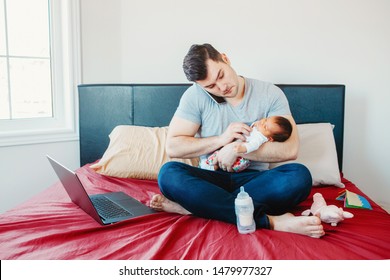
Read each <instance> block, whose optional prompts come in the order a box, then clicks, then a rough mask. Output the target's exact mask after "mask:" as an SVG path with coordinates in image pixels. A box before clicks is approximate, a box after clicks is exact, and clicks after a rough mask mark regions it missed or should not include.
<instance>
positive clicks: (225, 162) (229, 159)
mask: <svg viewBox="0 0 390 280" xmlns="http://www.w3.org/2000/svg"><path fill="white" fill-rule="evenodd" d="M237 145H239V143H237V142H233V143H230V144H227V145H226V146H225V147H223V148H222V149H221V150H219V152H218V155H217V161H218V166H219V168H221V169H222V170H224V171H228V172H233V168H232V166H233V163H234V162H235V161H236V159H237V157H238V154H237V153H236V151H237V149H236V146H237Z"/></svg>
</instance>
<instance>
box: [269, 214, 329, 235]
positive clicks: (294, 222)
mask: <svg viewBox="0 0 390 280" xmlns="http://www.w3.org/2000/svg"><path fill="white" fill-rule="evenodd" d="M268 218H269V221H270V223H271V228H272V229H273V230H277V231H284V232H292V233H297V234H303V235H307V236H310V237H314V238H320V237H321V236H323V235H324V234H325V231H324V228H323V226H322V224H321V220H320V218H318V217H316V216H310V217H306V216H294V215H293V214H291V213H286V214H283V215H281V216H268Z"/></svg>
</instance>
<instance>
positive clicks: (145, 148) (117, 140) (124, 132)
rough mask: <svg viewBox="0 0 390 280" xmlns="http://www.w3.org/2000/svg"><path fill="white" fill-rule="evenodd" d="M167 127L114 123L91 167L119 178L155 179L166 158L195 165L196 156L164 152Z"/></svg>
mask: <svg viewBox="0 0 390 280" xmlns="http://www.w3.org/2000/svg"><path fill="white" fill-rule="evenodd" d="M167 131H168V127H143V126H129V125H121V126H117V127H115V128H114V129H113V131H112V132H111V133H110V135H109V138H110V143H109V146H108V148H107V150H106V151H105V152H104V154H103V157H102V158H101V159H100V160H99V161H98V162H97V163H95V164H93V165H91V166H90V167H91V168H92V169H94V170H95V171H96V172H97V173H100V174H102V175H107V176H113V177H120V178H137V179H148V180H156V179H157V175H158V172H159V170H160V168H161V166H162V165H163V164H164V163H166V162H168V161H179V162H184V163H187V164H190V165H193V166H197V165H198V162H199V160H198V159H197V158H195V159H174V158H169V157H168V155H167V153H166V152H165V143H166V139H167Z"/></svg>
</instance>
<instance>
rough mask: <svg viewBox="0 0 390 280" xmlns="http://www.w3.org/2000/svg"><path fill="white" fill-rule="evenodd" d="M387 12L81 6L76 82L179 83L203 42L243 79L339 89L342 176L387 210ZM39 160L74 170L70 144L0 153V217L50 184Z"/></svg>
mask: <svg viewBox="0 0 390 280" xmlns="http://www.w3.org/2000/svg"><path fill="white" fill-rule="evenodd" d="M389 11H390V1H387V0H372V1H366V0H342V1H340V0H295V1H291V0H272V1H269V0H241V1H236V0H197V1H193V0H192V1H189V0H164V1H160V0H139V1H135V0H111V1H106V0H81V17H82V67H83V69H82V73H83V82H84V83H111V82H113V83H130V82H131V83H141V82H142V83H179V82H187V81H186V79H185V76H184V74H183V73H182V69H181V64H182V59H183V56H184V55H185V54H186V52H187V50H188V48H189V46H190V45H191V44H193V43H204V42H209V43H212V44H213V45H214V46H215V47H216V48H217V49H218V50H220V51H222V52H225V53H226V54H227V55H228V56H229V58H230V59H231V61H232V64H233V67H234V68H235V69H236V70H237V72H238V73H239V74H242V75H244V76H247V77H252V78H258V79H263V80H267V81H271V82H274V83H317V84H318V83H326V84H328V83H341V84H345V85H346V87H347V88H346V91H347V92H346V94H347V95H346V122H345V147H344V175H345V177H346V178H348V179H350V180H352V181H353V182H354V183H356V184H357V185H358V186H359V187H360V188H361V189H362V190H363V191H364V192H365V193H367V194H368V195H369V196H370V197H372V198H373V199H374V200H376V201H377V202H379V203H381V204H387V205H390V183H389V182H390V172H388V167H387V162H386V160H387V159H388V158H390V152H389V151H390V149H388V148H387V143H389V142H390V132H389V130H388V129H387V128H388V127H389V126H388V124H387V119H389V118H390V110H389V109H388V107H389V105H390V89H389V87H388V86H387V84H386V83H387V82H388V81H389V78H390V52H389V50H390V17H389V16H388V12H389ZM47 153H51V154H53V155H54V156H56V157H57V158H59V159H60V160H61V161H63V162H64V163H65V164H67V165H68V166H69V167H70V168H72V169H74V168H76V167H78V164H79V161H78V142H75V141H74V142H64V143H53V144H45V145H44V144H42V145H29V146H16V147H12V148H0V164H1V166H0V174H1V176H0V189H1V192H2V194H1V203H0V212H3V211H4V210H6V209H9V208H11V207H13V206H14V205H16V204H18V203H20V202H21V201H23V200H25V199H26V198H28V197H30V196H32V195H33V194H36V193H38V192H39V191H41V190H42V189H45V188H47V187H48V186H50V185H51V184H52V183H53V182H54V181H56V178H55V175H54V173H53V171H52V170H51V169H50V167H49V165H48V163H47V161H46V159H45V158H44V155H45V154H47ZM3 194H8V197H9V196H10V197H11V198H10V199H8V198H7V199H4V196H3ZM17 195H21V196H22V197H21V198H20V199H18V198H17V197H16V196H17Z"/></svg>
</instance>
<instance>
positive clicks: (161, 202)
mask: <svg viewBox="0 0 390 280" xmlns="http://www.w3.org/2000/svg"><path fill="white" fill-rule="evenodd" d="M150 207H151V208H153V209H154V210H156V211H164V212H169V213H177V214H181V215H190V214H191V212H189V211H187V210H186V209H185V208H183V206H181V205H180V204H178V203H176V202H173V201H171V200H169V199H168V198H166V197H165V196H163V195H162V194H155V195H154V196H153V197H152V199H151V200H150Z"/></svg>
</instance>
